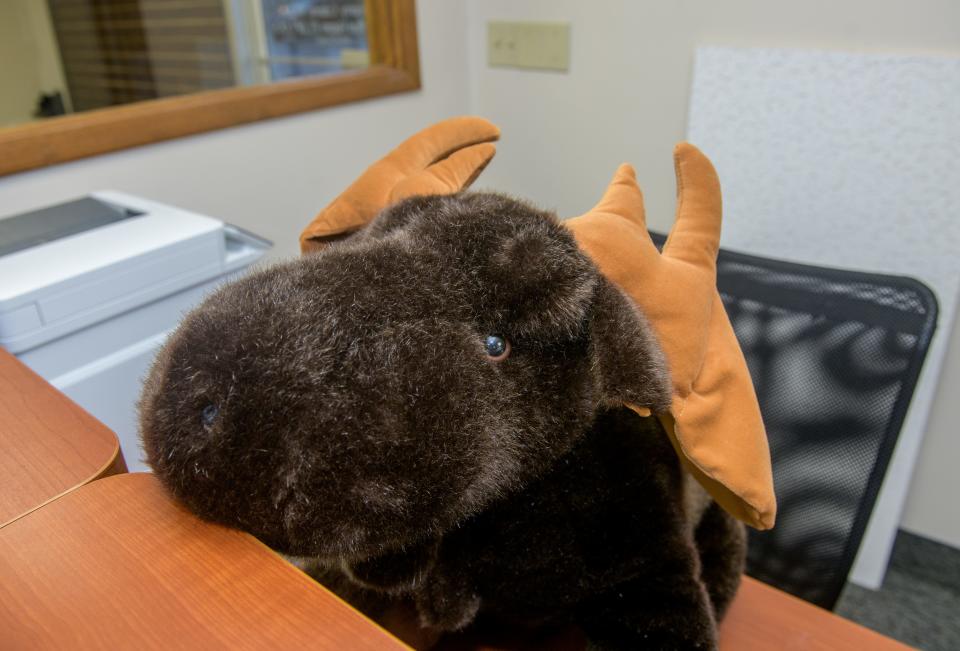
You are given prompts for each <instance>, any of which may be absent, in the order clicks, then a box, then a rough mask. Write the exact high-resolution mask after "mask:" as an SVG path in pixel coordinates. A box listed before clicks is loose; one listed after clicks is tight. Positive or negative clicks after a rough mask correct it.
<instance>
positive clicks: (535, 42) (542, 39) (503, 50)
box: [487, 20, 570, 72]
mask: <svg viewBox="0 0 960 651" xmlns="http://www.w3.org/2000/svg"><path fill="white" fill-rule="evenodd" d="M487 62H488V63H489V65H490V66H492V67H510V68H532V69H537V70H561V71H564V72H566V71H567V70H569V69H570V23H518V22H506V21H496V20H495V21H490V22H488V23H487Z"/></svg>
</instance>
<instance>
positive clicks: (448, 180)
mask: <svg viewBox="0 0 960 651" xmlns="http://www.w3.org/2000/svg"><path fill="white" fill-rule="evenodd" d="M499 137H500V130H499V129H497V127H496V126H494V125H493V124H491V123H490V122H488V121H486V120H484V119H482V118H477V117H458V118H450V119H449V120H444V121H443V122H439V123H437V124H434V125H433V126H430V127H428V128H426V129H424V130H423V131H420V132H419V133H417V134H415V135H414V136H411V137H410V138H408V139H407V140H405V141H404V142H403V143H401V144H400V146H398V147H397V148H396V149H394V150H393V151H392V152H390V153H389V154H387V155H386V156H385V157H384V158H382V159H380V160H379V161H377V162H376V163H374V164H373V165H372V166H370V167H369V168H368V169H367V170H366V171H365V172H364V173H363V174H362V175H361V176H360V178H358V179H357V180H356V181H354V182H353V183H352V184H351V185H350V187H348V188H347V189H346V190H345V191H344V192H343V193H342V194H340V196H338V197H337V198H336V199H334V200H333V202H332V203H331V204H330V205H329V206H327V207H326V208H324V209H323V210H322V211H320V213H319V214H318V215H317V216H316V217H315V218H314V219H313V221H311V222H310V224H309V225H308V226H307V227H306V228H305V229H304V230H303V232H302V233H301V234H300V250H301V251H302V252H303V253H307V252H310V251H314V250H316V249H319V248H322V247H323V246H324V245H325V244H327V243H328V242H330V241H332V240H336V239H338V238H340V237H343V236H345V235H347V234H349V233H351V232H353V231H355V230H357V229H359V228H362V227H363V226H365V225H366V224H368V223H369V222H370V220H371V219H373V218H374V217H375V216H376V215H377V213H379V212H380V211H381V210H383V209H384V208H386V207H387V206H389V205H391V204H393V203H396V202H397V201H400V200H401V199H405V198H407V197H411V196H414V195H421V194H451V193H454V192H459V191H460V190H463V189H465V188H467V187H469V186H470V184H471V183H473V181H474V180H475V179H476V178H477V176H479V174H480V172H482V171H483V169H484V168H485V167H486V166H487V163H489V162H490V159H492V158H493V156H494V154H495V153H496V148H495V147H494V145H493V144H492V143H493V142H494V141H495V140H497V139H498V138H499Z"/></svg>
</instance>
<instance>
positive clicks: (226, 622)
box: [0, 474, 907, 651]
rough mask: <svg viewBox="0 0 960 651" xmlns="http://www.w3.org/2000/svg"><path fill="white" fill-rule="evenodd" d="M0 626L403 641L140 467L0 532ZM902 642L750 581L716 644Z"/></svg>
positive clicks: (99, 635)
mask: <svg viewBox="0 0 960 651" xmlns="http://www.w3.org/2000/svg"><path fill="white" fill-rule="evenodd" d="M0 632H2V633H0V639H2V642H3V645H4V646H7V645H8V646H10V647H12V648H18V649H19V648H71V649H73V648H138V649H159V648H170V647H183V648H202V649H218V648H231V649H234V648H236V649H241V648H277V649H298V648H312V649H336V650H341V649H360V650H366V649H370V650H372V649H385V650H391V649H403V648H406V647H404V646H403V645H402V644H401V643H400V642H398V641H396V640H395V639H394V638H392V637H391V636H390V635H389V634H388V633H386V632H385V631H383V630H382V629H380V628H379V627H377V626H376V625H375V624H373V623H372V622H370V621H369V620H367V619H366V618H365V617H364V616H363V615H361V614H359V613H357V612H356V611H354V610H353V609H351V608H350V607H349V606H348V605H347V604H345V603H343V602H342V601H340V600H339V599H338V598H337V597H335V596H334V595H333V594H331V593H330V592H328V591H327V590H326V589H324V588H323V587H322V586H320V585H319V584H317V583H315V582H314V581H312V580H311V579H309V578H308V577H307V576H306V575H304V574H302V573H301V572H300V571H299V570H297V569H296V568H294V567H293V566H292V565H289V564H288V563H287V562H286V561H284V560H283V559H281V558H280V557H279V556H277V555H276V554H274V553H273V552H272V551H270V550H269V549H267V548H266V547H264V546H263V545H262V544H261V543H259V542H258V541H257V540H255V539H254V538H252V537H250V536H248V535H246V534H243V533H239V532H236V531H232V530H229V529H225V528H222V527H218V526H215V525H211V524H207V523H204V522H201V521H200V520H198V519H197V518H195V517H193V516H192V515H191V514H189V513H187V512H186V511H185V510H183V509H182V508H181V507H179V506H177V505H176V504H174V503H173V502H172V501H171V500H170V499H169V498H168V497H167V495H166V493H165V492H164V491H163V489H162V488H161V487H160V485H159V483H158V482H157V481H156V480H155V479H154V478H153V477H152V476H150V475H146V474H128V475H120V476H117V477H109V478H107V479H102V480H100V481H96V482H94V483H92V484H90V485H88V486H84V487H82V488H80V489H78V490H75V491H73V492H71V493H68V494H67V495H65V496H63V497H61V498H60V499H57V500H55V501H53V502H51V503H49V504H47V505H46V506H44V507H43V508H41V509H39V510H37V511H35V512H33V513H31V514H30V515H28V516H26V517H23V518H20V519H19V520H17V521H16V522H14V523H12V524H10V525H9V526H7V527H5V528H3V529H0ZM561 643H562V646H561ZM445 648H449V649H458V650H470V651H481V650H486V651H494V650H497V651H506V650H510V651H519V650H520V649H526V650H528V651H533V650H534V649H537V650H538V651H540V650H543V651H546V650H547V649H550V650H552V651H558V649H560V648H563V649H571V650H573V649H582V643H580V642H578V639H577V638H576V637H575V636H574V637H572V638H571V637H569V636H568V637H566V638H564V639H563V640H558V639H554V640H548V641H546V642H544V641H541V642H540V643H539V644H532V645H531V644H529V643H528V644H523V643H519V642H515V641H511V642H509V643H497V644H493V643H490V642H489V641H484V642H482V643H481V642H477V641H476V640H473V641H470V640H459V641H454V642H453V643H452V644H450V645H448V646H447V647H445ZM905 648H907V647H904V646H903V645H901V644H899V643H897V642H894V641H893V640H890V639H888V638H885V637H883V636H882V635H879V634H877V633H874V632H872V631H869V630H867V629H865V628H863V627H861V626H858V625H856V624H853V623H852V622H849V621H847V620H844V619H842V618H840V617H837V616H836V615H833V614H832V613H829V612H827V611H825V610H821V609H819V608H816V607H814V606H811V605H810V604H807V603H805V602H803V601H800V600H798V599H795V598H793V597H790V596H788V595H786V594H784V593H782V592H779V591H778V590H775V589H773V588H770V587H767V586H765V585H763V584H760V583H758V582H756V581H753V580H752V579H745V582H744V585H743V587H742V588H741V591H740V594H739V595H738V597H737V599H736V601H735V602H734V605H733V606H732V609H731V612H730V614H729V615H728V617H727V619H726V621H725V622H724V625H723V628H722V631H721V649H723V650H725V651H751V650H753V649H757V650H759V649H763V650H767V649H786V650H790V651H793V650H800V649H810V650H818V651H819V650H826V649H858V650H859V649H878V650H890V651H893V650H895V649H905Z"/></svg>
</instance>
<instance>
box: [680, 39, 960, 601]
mask: <svg viewBox="0 0 960 651" xmlns="http://www.w3.org/2000/svg"><path fill="white" fill-rule="evenodd" d="M688 138H689V139H690V141H691V142H693V143H695V144H697V145H698V146H699V147H701V148H702V149H703V150H704V151H705V152H706V153H707V154H708V155H709V156H710V157H711V159H712V160H713V161H714V163H715V164H716V166H717V169H718V171H719V174H720V178H721V181H722V184H723V194H724V230H723V240H722V244H723V245H724V246H726V247H729V248H731V249H736V250H739V251H745V252H750V253H756V254H758V255H764V256H770V257H776V258H782V259H786V260H795V261H800V262H808V263H814V264H822V265H826V266H833V267H844V268H851V269H860V270H866V271H879V272H885V273H894V274H903V275H908V276H913V277H915V278H919V279H920V280H922V281H924V282H925V283H927V284H928V285H930V286H931V287H932V288H933V289H934V291H935V292H936V294H937V298H938V299H939V301H940V308H941V312H940V319H939V328H938V330H937V334H936V336H935V337H934V340H933V343H932V346H931V350H930V353H929V356H928V358H927V362H926V364H925V366H924V370H923V373H922V375H921V378H920V382H919V384H918V386H917V389H916V393H915V395H914V398H913V402H912V404H911V408H910V412H909V413H908V415H907V420H906V422H905V424H904V428H903V430H902V432H901V436H900V441H899V444H898V446H897V449H896V451H895V453H894V456H893V459H892V461H891V465H890V468H889V470H888V472H887V477H886V480H885V482H884V485H883V488H882V490H881V493H880V496H879V499H878V501H877V505H876V508H875V510H874V513H873V517H872V518H871V520H870V524H869V526H868V528H867V532H866V535H865V538H864V542H863V544H862V546H861V549H860V554H859V556H858V557H857V561H856V564H855V566H854V569H853V572H852V574H851V579H852V580H853V581H854V582H856V583H858V584H860V585H864V586H866V587H874V588H875V587H879V585H880V584H881V582H882V580H883V574H884V572H885V570H886V565H887V561H888V559H889V553H890V548H891V546H892V544H893V538H894V536H895V535H896V530H897V527H898V525H899V522H900V514H901V510H902V508H903V503H904V500H905V498H906V494H907V489H908V487H909V482H910V476H911V473H912V469H913V465H914V462H915V461H916V457H917V453H918V451H919V448H920V443H921V441H922V437H923V432H924V428H925V425H926V420H927V415H928V413H929V411H930V406H931V403H932V400H933V395H934V390H935V387H936V381H937V378H938V377H939V375H940V369H941V366H942V362H943V357H944V352H945V347H946V340H947V335H948V334H949V333H950V332H951V330H952V326H953V319H954V313H955V311H956V302H957V292H958V288H960V262H958V260H960V255H958V252H960V59H956V58H948V57H934V56H903V55H889V56H888V55H876V54H851V53H843V52H824V51H806V50H778V49H743V48H713V47H711V48H701V49H700V50H698V52H697V57H696V64H695V70H694V82H693V93H692V97H691V105H690V114H689V125H688Z"/></svg>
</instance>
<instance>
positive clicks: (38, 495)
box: [0, 348, 126, 527]
mask: <svg viewBox="0 0 960 651" xmlns="http://www.w3.org/2000/svg"><path fill="white" fill-rule="evenodd" d="M117 472H126V465H125V464H124V461H123V455H122V454H121V453H120V443H119V441H118V440H117V436H116V434H114V433H113V432H112V431H111V430H110V429H108V428H107V427H106V425H104V424H103V423H101V422H100V421H98V420H97V419H96V418H94V417H93V416H91V415H90V414H88V413H87V412H86V411H84V409H82V408H81V407H80V406H78V405H77V404H76V403H74V402H73V401H72V400H70V399H69V398H68V397H66V396H65V395H63V394H62V393H61V392H60V391H58V390H57V389H55V388H54V387H52V386H51V385H50V384H49V383H47V381H46V380H44V379H43V378H41V377H40V376H39V375H37V374H36V373H34V372H33V371H32V370H30V369H29V368H27V366H25V365H24V364H23V363H22V362H20V360H18V359H17V358H16V357H14V356H13V355H11V354H10V353H9V352H7V351H6V350H5V349H3V348H0V527H3V526H5V525H6V524H9V523H10V522H12V521H14V520H16V519H17V518H20V517H23V516H24V515H26V514H27V513H30V512H31V511H33V510H34V509H37V508H39V507H40V506H43V505H44V504H46V503H47V502H49V501H51V500H53V499H56V498H57V497H59V496H61V495H63V494H64V493H67V492H69V491H71V490H74V489H75V488H77V487H78V486H82V485H83V484H86V483H88V482H91V481H93V480H95V479H97V478H99V477H104V476H107V475H110V474H114V473H117Z"/></svg>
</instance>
